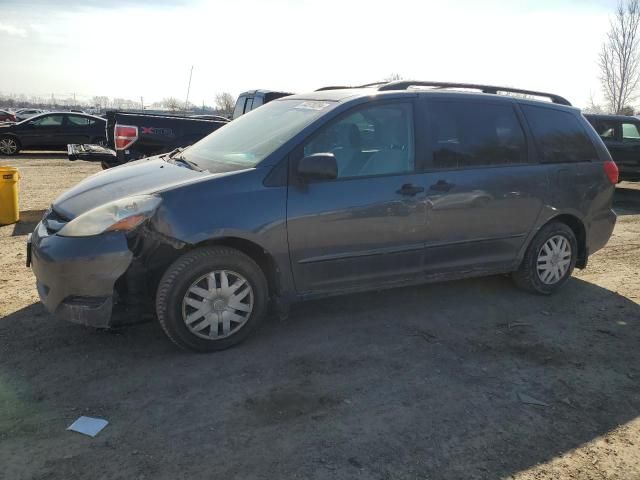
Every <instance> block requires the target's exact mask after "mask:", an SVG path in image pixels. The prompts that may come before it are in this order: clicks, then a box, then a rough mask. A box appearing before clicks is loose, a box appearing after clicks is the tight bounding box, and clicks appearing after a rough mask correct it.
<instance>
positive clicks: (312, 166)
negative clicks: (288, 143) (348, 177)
mask: <svg viewBox="0 0 640 480" xmlns="http://www.w3.org/2000/svg"><path fill="white" fill-rule="evenodd" d="M297 173H298V176H299V177H300V178H302V179H303V180H306V181H313V180H335V179H336V178H338V162H336V157H335V155H334V154H333V153H314V154H313V155H308V156H306V157H304V158H303V159H302V160H300V161H299V162H298V168H297Z"/></svg>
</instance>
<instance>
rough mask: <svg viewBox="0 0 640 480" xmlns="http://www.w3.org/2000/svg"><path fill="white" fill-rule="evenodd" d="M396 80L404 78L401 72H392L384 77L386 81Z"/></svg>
mask: <svg viewBox="0 0 640 480" xmlns="http://www.w3.org/2000/svg"><path fill="white" fill-rule="evenodd" d="M396 80H402V75H400V74H399V73H392V74H391V75H389V76H388V77H385V79H384V81H385V82H395V81H396Z"/></svg>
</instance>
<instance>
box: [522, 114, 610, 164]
mask: <svg viewBox="0 0 640 480" xmlns="http://www.w3.org/2000/svg"><path fill="white" fill-rule="evenodd" d="M522 111H523V112H524V115H525V117H527V121H528V122H529V126H530V127H531V131H532V133H533V136H534V137H535V139H536V143H537V144H538V147H539V149H540V153H541V155H542V158H541V160H542V161H543V162H545V163H565V162H588V161H591V160H596V159H597V158H598V154H597V153H596V149H595V147H594V146H593V143H592V142H591V139H590V138H589V136H588V135H587V132H586V130H585V128H584V127H583V126H582V125H581V124H580V122H579V120H578V117H576V115H574V114H573V113H571V112H566V111H562V110H558V109H555V108H549V107H534V106H533V105H522Z"/></svg>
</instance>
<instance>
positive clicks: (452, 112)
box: [429, 101, 527, 169]
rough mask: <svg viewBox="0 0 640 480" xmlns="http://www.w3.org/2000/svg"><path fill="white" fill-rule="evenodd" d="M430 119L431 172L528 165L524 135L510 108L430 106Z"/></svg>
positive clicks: (469, 104)
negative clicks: (519, 164)
mask: <svg viewBox="0 0 640 480" xmlns="http://www.w3.org/2000/svg"><path fill="white" fill-rule="evenodd" d="M429 117H430V119H431V120H430V124H431V138H432V141H433V167H434V168H442V169H450V168H470V167H479V166H485V165H509V164H518V163H526V161H527V144H526V140H525V136H524V132H523V131H522V127H521V126H520V122H519V121H518V117H517V116H516V114H515V111H514V109H513V106H512V105H510V104H502V105H500V104H494V103H477V102H455V101H451V102H433V103H432V104H431V105H430V106H429Z"/></svg>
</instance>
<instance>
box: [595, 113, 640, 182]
mask: <svg viewBox="0 0 640 480" xmlns="http://www.w3.org/2000/svg"><path fill="white" fill-rule="evenodd" d="M585 117H586V118H587V120H589V123H591V125H593V128H595V130H596V132H598V135H600V138H602V141H603V142H604V144H605V145H606V146H607V148H608V149H609V152H610V153H611V156H612V157H613V160H614V161H615V162H616V164H617V165H618V168H619V169H620V180H629V181H638V180H640V119H638V118H636V117H627V116H625V115H585Z"/></svg>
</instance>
